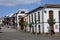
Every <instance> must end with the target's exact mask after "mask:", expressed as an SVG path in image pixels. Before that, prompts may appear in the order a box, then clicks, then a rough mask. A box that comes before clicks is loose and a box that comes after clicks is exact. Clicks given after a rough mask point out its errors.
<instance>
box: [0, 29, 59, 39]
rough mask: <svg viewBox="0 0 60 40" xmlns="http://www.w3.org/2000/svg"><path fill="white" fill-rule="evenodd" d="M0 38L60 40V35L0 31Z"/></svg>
mask: <svg viewBox="0 0 60 40" xmlns="http://www.w3.org/2000/svg"><path fill="white" fill-rule="evenodd" d="M7 30H8V29H7ZM12 30H13V29H12ZM9 31H10V30H9ZM0 40H60V37H54V36H42V35H33V34H31V33H25V32H17V31H15V32H2V33H0Z"/></svg>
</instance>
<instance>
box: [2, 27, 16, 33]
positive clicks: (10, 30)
mask: <svg viewBox="0 0 60 40" xmlns="http://www.w3.org/2000/svg"><path fill="white" fill-rule="evenodd" d="M1 31H2V32H17V30H16V29H11V28H6V27H2V29H1Z"/></svg>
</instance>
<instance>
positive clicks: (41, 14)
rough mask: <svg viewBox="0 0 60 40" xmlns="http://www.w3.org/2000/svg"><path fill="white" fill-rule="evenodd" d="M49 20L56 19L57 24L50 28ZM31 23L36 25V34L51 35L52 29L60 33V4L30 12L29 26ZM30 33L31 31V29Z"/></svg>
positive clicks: (48, 5)
mask: <svg viewBox="0 0 60 40" xmlns="http://www.w3.org/2000/svg"><path fill="white" fill-rule="evenodd" d="M48 19H55V22H56V23H55V24H54V25H52V26H49V24H48V21H47V20H48ZM30 22H33V23H34V24H33V26H34V32H37V33H39V32H40V33H49V29H52V30H53V31H54V32H59V31H60V30H59V28H60V4H46V5H44V6H40V7H38V8H36V9H34V10H32V11H30V12H28V24H29V23H30ZM28 31H30V30H29V28H28ZM31 32H32V28H31Z"/></svg>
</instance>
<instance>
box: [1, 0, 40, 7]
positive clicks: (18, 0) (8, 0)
mask: <svg viewBox="0 0 60 40" xmlns="http://www.w3.org/2000/svg"><path fill="white" fill-rule="evenodd" d="M39 1H41V0H0V5H6V6H14V5H18V4H31V3H36V2H39Z"/></svg>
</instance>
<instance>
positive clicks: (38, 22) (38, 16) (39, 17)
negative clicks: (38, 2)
mask: <svg viewBox="0 0 60 40" xmlns="http://www.w3.org/2000/svg"><path fill="white" fill-rule="evenodd" d="M38 23H40V12H38Z"/></svg>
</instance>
